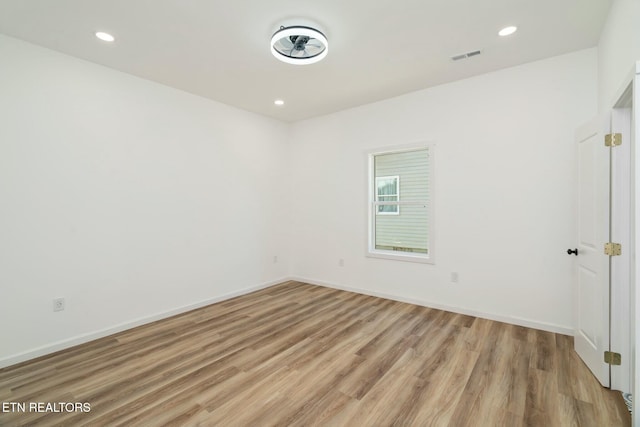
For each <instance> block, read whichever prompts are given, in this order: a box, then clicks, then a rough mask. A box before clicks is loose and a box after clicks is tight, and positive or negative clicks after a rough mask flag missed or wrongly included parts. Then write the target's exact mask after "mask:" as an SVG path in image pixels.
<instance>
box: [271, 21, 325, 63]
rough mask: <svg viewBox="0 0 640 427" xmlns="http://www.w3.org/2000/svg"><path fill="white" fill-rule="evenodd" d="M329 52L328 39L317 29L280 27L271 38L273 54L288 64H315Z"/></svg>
mask: <svg viewBox="0 0 640 427" xmlns="http://www.w3.org/2000/svg"><path fill="white" fill-rule="evenodd" d="M328 52H329V42H328V41H327V38H326V37H325V35H324V34H322V33H321V32H320V31H318V30H316V29H315V28H311V27H303V26H300V25H298V26H292V27H280V29H279V30H278V31H276V32H275V34H274V35H273V37H271V53H272V54H273V56H275V57H276V58H278V59H279V60H280V61H283V62H286V63H287V64H296V65H306V64H313V63H314V62H318V61H320V60H322V59H323V58H324V57H325V56H327V53H328Z"/></svg>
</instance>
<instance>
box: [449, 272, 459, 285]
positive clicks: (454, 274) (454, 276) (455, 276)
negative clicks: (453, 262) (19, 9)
mask: <svg viewBox="0 0 640 427" xmlns="http://www.w3.org/2000/svg"><path fill="white" fill-rule="evenodd" d="M451 281H452V282H453V283H458V273H457V272H455V271H454V272H452V273H451Z"/></svg>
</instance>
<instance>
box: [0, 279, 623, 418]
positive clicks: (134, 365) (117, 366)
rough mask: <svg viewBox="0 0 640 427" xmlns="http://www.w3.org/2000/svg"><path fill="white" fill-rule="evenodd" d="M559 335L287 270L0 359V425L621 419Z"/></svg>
mask: <svg viewBox="0 0 640 427" xmlns="http://www.w3.org/2000/svg"><path fill="white" fill-rule="evenodd" d="M572 347H573V342H572V338H570V337H567V336H563V335H557V334H553V333H549V332H542V331H538V330H533V329H527V328H523V327H519V326H513V325H508V324H505V323H499V322H493V321H489V320H484V319H477V318H473V317H470V316H464V315H460V314H453V313H449V312H445V311H440V310H434V309H429V308H425V307H419V306H414V305H410V304H404V303H399V302H394V301H389V300H384V299H380V298H374V297H369V296H364V295H358V294H354V293H349V292H344V291H339V290H333V289H327V288H322V287H317V286H312V285H308V284H302V283H297V282H287V283H283V284H281V285H277V286H274V287H271V288H268V289H264V290H262V291H259V292H255V293H252V294H249V295H245V296H242V297H238V298H235V299H232V300H228V301H225V302H222V303H218V304H214V305H211V306H208V307H205V308H202V309H199V310H195V311H191V312H189V313H185V314H182V315H179V316H176V317H172V318H169V319H165V320H162V321H158V322H155V323H152V324H149V325H145V326H142V327H139V328H135V329H132V330H129V331H126V332H123V333H120V334H117V335H113V336H110V337H106V338H103V339H100V340H97V341H94V342H91V343H88V344H84V345H81V346H78V347H74V348H71V349H68V350H65V351H62V352H59V353H56V354H53V355H50V356H46V357H43V358H40V359H37V360H34V361H30V362H26V363H23V364H20V365H17V366H14V367H9V368H5V369H2V370H0V402H88V403H90V404H91V411H90V412H88V413H86V412H85V413H55V414H51V413H48V414H46V413H44V414H43V413H37V412H31V413H29V412H26V413H18V412H13V413H1V414H0V425H3V426H4V425H7V426H13V425H92V426H103V425H109V426H112V425H123V426H132V425H141V426H160V425H163V426H164V425H179V426H183V425H207V426H208V425H211V426H268V425H279V426H285V425H330V426H388V425H396V426H414V425H415V426H431V425H433V426H456V427H458V426H509V427H512V426H541V427H542V426H544V427H546V426H598V427H603V426H628V425H630V417H629V414H628V412H627V411H626V408H625V407H624V403H623V402H622V399H621V397H620V396H619V393H616V392H612V391H609V390H607V389H603V388H602V387H601V386H600V385H599V384H598V383H597V381H596V380H595V379H594V378H593V377H592V375H591V374H590V373H589V371H588V370H587V368H586V367H585V366H584V365H583V363H582V362H581V360H580V359H579V358H578V357H577V356H576V354H575V353H574V352H573V350H572Z"/></svg>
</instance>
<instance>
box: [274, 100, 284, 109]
mask: <svg viewBox="0 0 640 427" xmlns="http://www.w3.org/2000/svg"><path fill="white" fill-rule="evenodd" d="M273 103H274V104H276V105H277V106H278V107H281V106H283V105H284V101H283V100H282V99H276V100H275V101H273Z"/></svg>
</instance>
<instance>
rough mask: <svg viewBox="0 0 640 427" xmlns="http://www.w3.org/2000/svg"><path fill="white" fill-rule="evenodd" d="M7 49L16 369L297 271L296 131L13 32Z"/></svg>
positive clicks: (4, 271) (6, 219) (2, 71)
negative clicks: (292, 146)
mask: <svg viewBox="0 0 640 427" xmlns="http://www.w3.org/2000/svg"><path fill="white" fill-rule="evenodd" d="M0 58H2V60H1V63H2V65H1V66H0V118H1V123H0V294H1V297H0V325H1V329H2V340H1V341H0V366H3V365H7V364H11V363H15V362H17V361H20V360H24V359H26V358H29V357H33V356H36V355H38V354H41V353H45V352H48V351H51V350H53V349H56V348H62V347H64V346H68V345H70V344H73V343H76V342H81V341H84V340H88V339H89V338H92V337H95V336H99V335H101V334H105V333H107V332H112V331H114V330H117V329H121V328H123V327H125V326H131V325H132V324H136V323H140V322H142V321H144V320H145V319H146V320H149V319H151V318H155V317H157V316H162V315H166V314H168V313H172V312H175V311H179V310H180V309H181V308H185V307H190V306H193V305H198V304H200V303H202V302H205V301H211V300H216V299H218V298H222V297H224V296H228V295H229V294H234V293H237V292H239V291H241V290H242V289H246V288H249V287H255V286H260V285H264V284H268V283H272V282H274V281H279V280H280V279H282V278H284V277H286V276H288V274H289V271H288V267H287V265H288V259H287V248H288V241H287V237H286V236H287V230H288V229H287V227H288V219H287V214H288V207H287V200H288V194H289V192H288V189H287V184H286V183H287V182H288V181H289V176H288V174H287V170H288V169H287V165H288V153H289V150H288V143H287V136H288V127H287V126H286V125H285V124H283V123H280V122H277V121H275V120H271V119H266V118H263V117H261V116H257V115H254V114H250V113H246V112H243V111H240V110H237V109H234V108H231V107H228V106H225V105H222V104H219V103H215V102H212V101H209V100H206V99H203V98H199V97H196V96H193V95H190V94H186V93H184V92H180V91H178V90H174V89H171V88H168V87H165V86H162V85H158V84H155V83H152V82H148V81H145V80H142V79H139V78H136V77H133V76H129V75H126V74H122V73H120V72H116V71H113V70H111V69H108V68H104V67H101V66H98V65H95V64H91V63H88V62H84V61H81V60H78V59H74V58H71V57H69V56H65V55H62V54H59V53H56V52H53V51H50V50H47V49H42V48H39V47H36V46H33V45H30V44H27V43H23V42H21V41H17V40H15V39H11V38H8V37H4V36H0ZM274 255H278V256H279V262H278V263H277V264H274V262H273V256H274ZM54 297H65V298H66V305H67V306H66V310H65V311H63V312H58V313H54V312H53V311H52V298H54Z"/></svg>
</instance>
